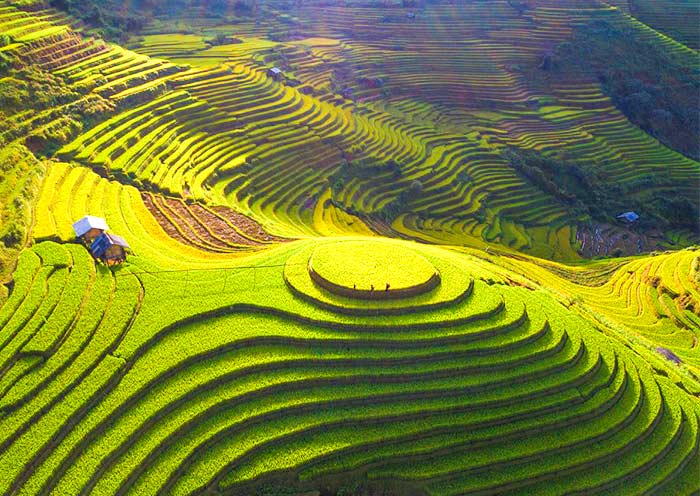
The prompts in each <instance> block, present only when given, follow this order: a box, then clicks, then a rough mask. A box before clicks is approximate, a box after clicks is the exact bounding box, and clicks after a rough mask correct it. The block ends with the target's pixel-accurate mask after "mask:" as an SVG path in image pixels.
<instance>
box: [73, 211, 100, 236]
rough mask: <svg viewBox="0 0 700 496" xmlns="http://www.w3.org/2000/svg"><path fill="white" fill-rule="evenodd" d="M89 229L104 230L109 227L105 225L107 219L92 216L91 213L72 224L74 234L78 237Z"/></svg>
mask: <svg viewBox="0 0 700 496" xmlns="http://www.w3.org/2000/svg"><path fill="white" fill-rule="evenodd" d="M91 229H100V230H102V231H106V230H107V229H109V227H107V221H105V220H104V219H103V218H102V217H94V216H92V215H86V216H85V217H83V218H82V219H80V220H79V221H77V222H75V223H74V224H73V231H75V235H76V236H78V237H80V236H82V235H84V234H85V233H87V232H89V231H90V230H91Z"/></svg>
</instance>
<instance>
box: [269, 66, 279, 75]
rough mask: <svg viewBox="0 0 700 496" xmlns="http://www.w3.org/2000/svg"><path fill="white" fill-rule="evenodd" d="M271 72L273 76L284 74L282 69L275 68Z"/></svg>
mask: <svg viewBox="0 0 700 496" xmlns="http://www.w3.org/2000/svg"><path fill="white" fill-rule="evenodd" d="M270 72H271V73H272V74H282V69H280V68H279V67H273V68H272V69H270Z"/></svg>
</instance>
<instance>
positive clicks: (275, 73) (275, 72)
mask: <svg viewBox="0 0 700 496" xmlns="http://www.w3.org/2000/svg"><path fill="white" fill-rule="evenodd" d="M267 75H268V76H270V77H271V78H272V79H276V80H279V79H282V76H283V75H284V73H283V72H282V69H280V68H279V67H273V68H272V69H269V70H268V71H267Z"/></svg>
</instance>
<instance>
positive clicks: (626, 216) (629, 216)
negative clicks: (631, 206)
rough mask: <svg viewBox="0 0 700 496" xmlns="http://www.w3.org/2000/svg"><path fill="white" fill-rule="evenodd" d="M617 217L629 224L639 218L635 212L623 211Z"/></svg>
mask: <svg viewBox="0 0 700 496" xmlns="http://www.w3.org/2000/svg"><path fill="white" fill-rule="evenodd" d="M617 218H618V219H620V220H623V221H625V222H628V223H630V224H631V223H632V222H637V221H638V220H639V215H638V214H637V213H636V212H624V213H621V214H620V215H618V216H617Z"/></svg>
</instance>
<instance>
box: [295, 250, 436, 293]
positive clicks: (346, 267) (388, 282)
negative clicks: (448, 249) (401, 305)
mask: <svg viewBox="0 0 700 496" xmlns="http://www.w3.org/2000/svg"><path fill="white" fill-rule="evenodd" d="M308 269H309V274H310V276H311V279H312V280H313V281H314V283H316V284H317V285H318V286H320V287H322V288H323V289H326V290H328V291H330V292H331V293H334V294H337V295H341V296H347V297H351V298H363V299H396V298H406V297H410V296H416V295H419V294H423V293H426V292H428V291H431V290H432V289H434V288H435V287H436V286H437V285H438V284H440V273H439V272H438V270H437V269H436V268H435V266H434V265H433V264H432V263H431V262H429V261H428V260H427V259H426V258H425V257H423V256H422V255H420V254H418V253H416V252H414V251H413V250H410V249H408V248H405V247H403V246H401V245H398V244H393V243H392V244H387V243H382V242H373V241H343V242H339V243H332V244H325V245H322V246H319V247H317V248H316V249H315V250H314V252H313V254H312V255H311V257H310V258H309V265H308Z"/></svg>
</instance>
